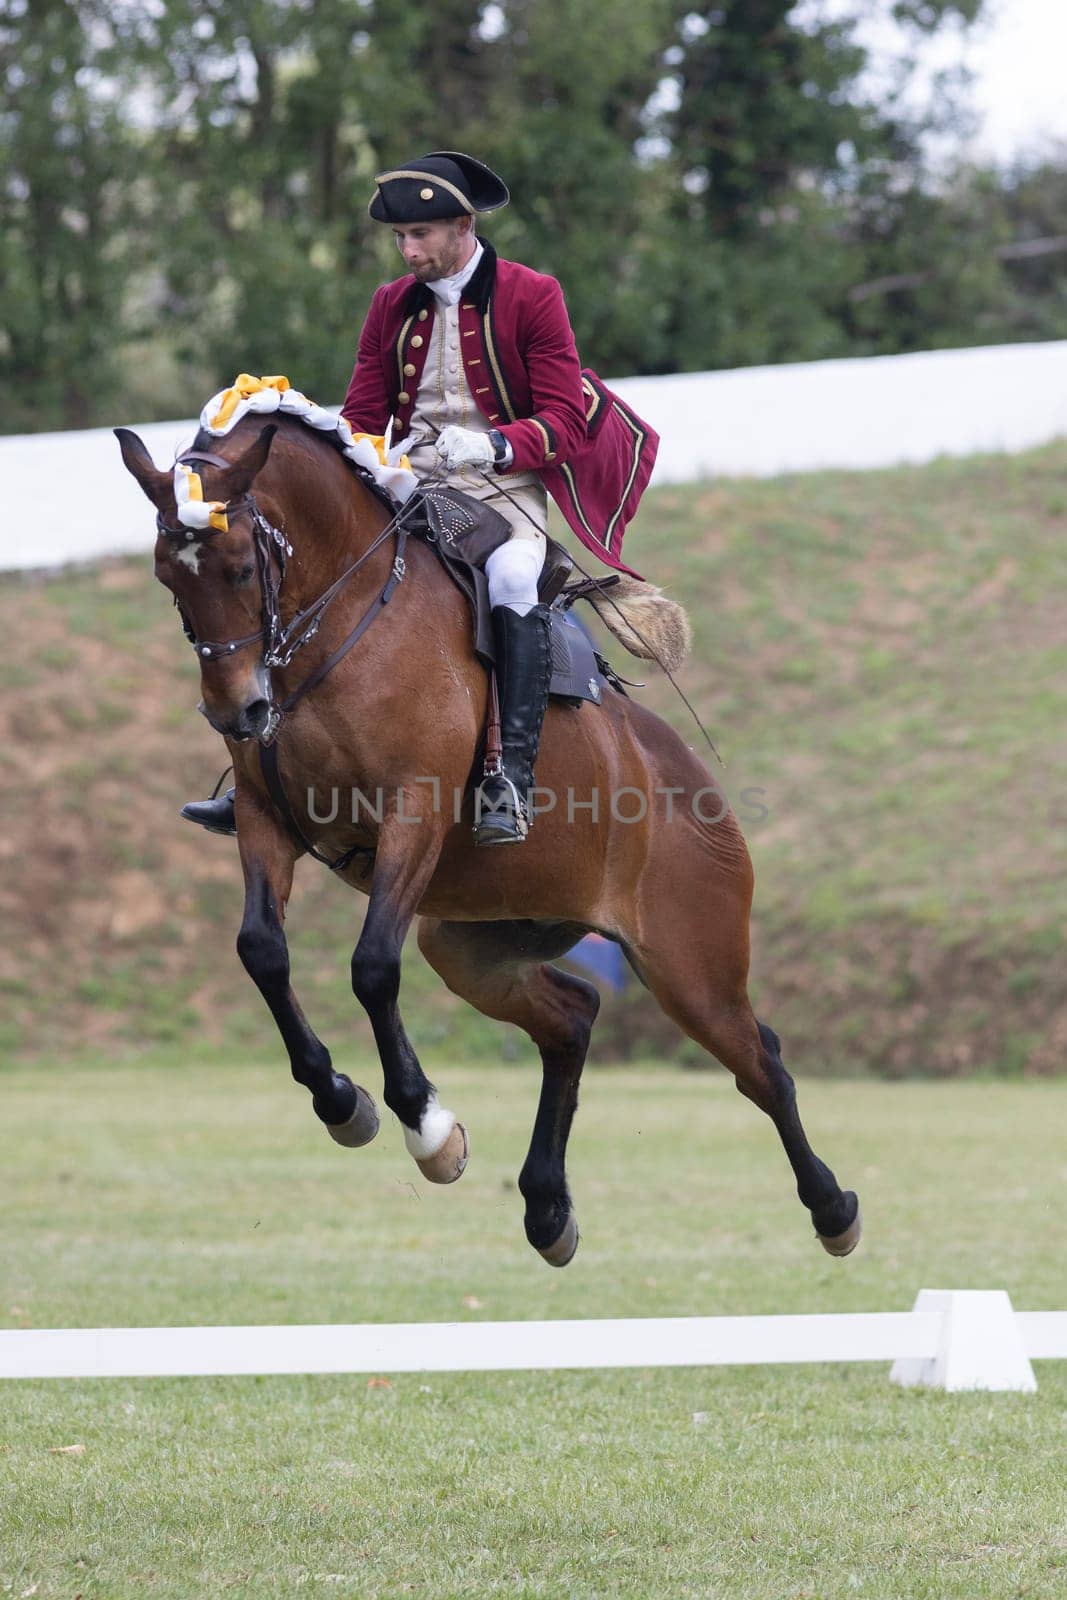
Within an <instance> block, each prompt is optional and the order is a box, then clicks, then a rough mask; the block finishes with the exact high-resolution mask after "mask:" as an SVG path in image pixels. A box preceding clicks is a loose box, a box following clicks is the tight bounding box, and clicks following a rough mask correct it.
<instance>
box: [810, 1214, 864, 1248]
mask: <svg viewBox="0 0 1067 1600" xmlns="http://www.w3.org/2000/svg"><path fill="white" fill-rule="evenodd" d="M862 1233H863V1218H862V1216H861V1215H860V1213H859V1211H858V1210H857V1211H856V1215H855V1216H854V1217H853V1219H852V1222H851V1224H850V1225H849V1227H847V1228H846V1229H845V1231H844V1233H838V1234H835V1236H834V1237H833V1238H832V1239H827V1238H826V1237H825V1236H824V1235H823V1234H821V1233H819V1234H816V1238H817V1239H818V1241H819V1243H820V1244H821V1245H822V1247H823V1249H824V1250H825V1251H826V1252H827V1254H828V1255H831V1256H850V1255H851V1254H852V1252H853V1250H855V1248H856V1246H857V1245H858V1244H859V1242H860V1235H861V1234H862Z"/></svg>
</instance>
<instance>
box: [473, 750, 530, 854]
mask: <svg viewBox="0 0 1067 1600" xmlns="http://www.w3.org/2000/svg"><path fill="white" fill-rule="evenodd" d="M487 783H489V784H493V785H494V786H497V785H498V786H499V790H500V791H502V792H501V793H499V796H498V798H497V799H496V800H495V801H493V802H491V803H490V804H489V805H485V804H483V801H484V798H485V785H486V784H487ZM471 831H472V832H473V835H474V842H475V844H476V845H478V844H481V845H486V844H523V843H524V842H525V839H526V835H527V834H528V833H529V831H530V819H529V817H528V816H527V813H526V807H525V806H524V805H523V802H522V796H521V795H520V794H519V791H518V789H517V788H516V786H515V784H514V782H513V781H512V779H511V778H509V777H508V775H507V773H506V772H505V771H504V770H503V769H501V770H500V771H499V772H491V773H487V774H486V775H485V777H483V779H482V781H481V783H479V784H478V787H477V788H476V789H475V791H474V827H473V829H472V830H471Z"/></svg>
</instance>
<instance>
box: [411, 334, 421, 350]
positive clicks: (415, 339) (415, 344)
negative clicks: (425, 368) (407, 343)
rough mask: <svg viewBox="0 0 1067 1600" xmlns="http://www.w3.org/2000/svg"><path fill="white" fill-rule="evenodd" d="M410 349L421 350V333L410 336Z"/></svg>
mask: <svg viewBox="0 0 1067 1600" xmlns="http://www.w3.org/2000/svg"><path fill="white" fill-rule="evenodd" d="M411 348H412V349H413V350H421V349H422V334H421V333H413V334H412V336H411Z"/></svg>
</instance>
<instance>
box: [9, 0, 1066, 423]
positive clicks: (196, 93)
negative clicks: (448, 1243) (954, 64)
mask: <svg viewBox="0 0 1067 1600" xmlns="http://www.w3.org/2000/svg"><path fill="white" fill-rule="evenodd" d="M979 6H980V0H901V3H899V4H897V5H896V6H895V7H894V8H893V9H894V12H895V15H896V16H897V18H898V20H899V21H900V23H901V25H902V28H903V29H904V32H903V35H902V37H903V38H904V39H905V40H907V39H908V38H911V39H913V40H915V41H918V40H919V39H921V37H922V36H923V35H924V34H927V33H930V32H932V31H934V30H935V29H936V28H937V27H939V26H940V25H941V24H942V23H943V22H944V21H945V20H946V19H947V18H950V17H951V18H953V19H956V20H959V19H963V20H965V21H967V20H970V19H972V18H973V17H974V16H975V14H976V13H977V11H978V10H979ZM859 14H860V8H859V6H858V3H857V5H856V8H855V10H854V11H853V12H847V11H846V12H844V13H841V12H840V11H837V10H835V13H834V15H833V16H832V17H829V18H828V17H827V15H825V14H823V13H820V12H819V11H817V10H815V11H813V10H811V9H810V8H809V10H808V11H807V12H806V13H805V14H804V16H803V19H799V18H798V13H797V8H796V6H795V4H794V0H720V3H717V4H716V5H714V6H711V5H697V6H694V5H692V4H690V3H689V0H612V3H610V4H603V3H602V0H501V3H500V4H497V5H492V6H487V5H486V4H484V3H483V0H440V3H437V4H434V5H432V6H431V5H430V4H429V3H428V0H412V3H410V4H407V5H404V6H387V5H385V4H384V3H382V0H322V3H319V4H316V5H313V6H309V5H303V4H297V3H295V0H238V3H234V4H223V3H222V0H196V3H194V0H172V3H168V4H167V5H166V6H160V5H158V4H153V3H151V0H125V3H124V4H122V5H121V6H113V7H107V8H105V7H104V6H102V5H101V4H100V0H50V3H48V4H42V5H36V4H26V3H25V0H9V3H7V4H0V81H2V86H3V101H2V105H0V131H2V133H3V139H2V140H0V299H2V302H3V308H4V316H3V325H2V329H0V393H2V394H3V397H4V399H3V407H4V409H3V413H2V417H0V427H3V428H4V429H6V430H9V431H10V430H13V429H20V428H27V429H34V428H46V427H54V426H57V425H59V426H74V425H80V424H86V423H94V422H95V423H103V422H107V421H112V420H113V419H114V417H115V416H116V413H117V412H118V411H119V410H120V408H121V411H122V413H123V414H125V415H137V416H142V417H145V416H153V415H154V416H168V415H173V414H174V411H175V408H176V406H177V405H179V399H178V397H179V396H180V395H184V396H185V398H184V400H182V401H181V405H180V408H184V409H186V410H193V409H194V408H195V406H196V404H197V403H198V402H199V401H200V400H201V399H202V398H203V397H204V395H205V393H207V392H210V391H211V390H212V389H214V388H216V387H220V386H221V385H222V384H224V383H226V382H228V381H229V380H230V378H232V376H233V374H234V373H235V372H236V371H238V370H240V369H248V370H252V371H256V372H277V371H284V372H287V373H289V374H290V375H291V376H293V377H294V379H295V380H296V381H298V382H299V383H300V385H301V386H302V387H303V388H305V389H307V390H308V391H309V392H311V393H312V394H315V395H317V396H319V397H321V398H323V399H331V398H335V397H336V396H337V395H338V394H339V393H340V392H341V391H342V389H343V387H344V384H345V382H346V380H347V377H348V373H349V370H350V362H351V357H352V353H353V350H354V346H355V341H356V337H357V335H358V331H359V326H360V323H361V321H362V316H363V312H364V309H365V306H366V304H367V301H368V299H369V296H370V294H371V292H372V291H373V289H374V288H375V287H376V285H377V284H378V283H380V282H382V281H384V280H385V279H386V278H388V277H390V276H392V275H394V274H395V272H396V271H397V268H398V261H397V257H396V255H395V253H394V251H393V249H392V244H391V240H390V237H389V234H388V230H387V229H383V228H381V227H378V226H376V225H375V224H373V223H372V222H371V221H370V220H369V218H368V216H367V209H366V208H367V202H368V198H369V196H370V193H371V191H372V187H373V179H374V174H375V173H376V172H377V171H380V170H382V168H383V167H385V166H388V165H390V164H392V163H394V162H396V161H398V160H403V159H405V157H408V156H410V155H411V154H412V153H413V152H416V151H419V150H421V149H430V148H441V147H445V148H454V149H466V150H471V151H475V152H479V153H481V154H483V155H485V156H486V157H487V158H488V159H489V160H490V161H491V162H493V163H494V164H495V165H496V166H497V167H498V168H499V169H500V170H501V171H502V172H503V173H504V174H505V175H506V177H507V180H508V182H509V184H510V186H511V188H512V193H513V205H512V206H511V208H510V209H509V210H506V211H504V212H503V213H501V214H499V215H494V216H493V217H492V218H490V219H488V223H487V231H488V232H489V233H490V234H491V236H492V237H493V239H494V242H495V243H496V244H497V245H498V247H499V248H500V249H501V250H502V252H503V253H505V254H508V255H511V256H514V257H516V258H518V259H521V260H524V261H527V262H529V263H530V264H531V265H532V266H535V267H537V268H539V269H542V270H545V271H549V272H552V273H554V274H556V275H557V276H559V277H560V278H561V279H562V281H563V284H564V288H565V290H566V293H567V297H568V302H569V305H570V308H571V313H572V318H573V321H574V325H575V329H576V331H577V334H578V339H579V345H580V347H581V349H582V351H583V354H584V356H585V358H586V359H587V360H588V361H591V362H593V363H594V364H596V365H597V366H599V367H600V368H601V369H602V370H604V371H606V372H624V371H627V372H670V371H693V370H701V369H706V368H714V367H722V366H738V365H745V364H749V363H754V362H769V361H781V360H798V359H814V358H819V357H826V356H834V355H841V354H848V353H853V354H858V353H865V352H870V351H895V350H904V349H913V348H916V347H922V346H929V345H937V344H960V343H974V342H978V341H980V340H982V339H1004V338H1007V339H1012V338H1048V337H1057V336H1062V335H1063V333H1064V331H1065V329H1067V255H1065V254H1063V253H1060V254H1054V253H1053V254H1046V255H1041V256H1035V257H1025V258H1017V257H1012V258H1010V259H1005V258H1004V257H1003V256H1002V255H1001V254H998V251H1002V249H1003V247H1004V246H1005V245H1007V246H1011V245H1012V244H1013V243H1014V242H1017V241H1019V240H1026V239H1034V238H1038V237H1043V236H1044V237H1051V236H1054V235H1056V234H1057V233H1058V232H1059V231H1060V227H1061V222H1060V219H1061V218H1062V215H1063V206H1064V199H1065V195H1064V184H1065V181H1067V180H1065V179H1064V175H1063V171H1062V170H1061V169H1060V168H1058V167H1056V166H1055V165H1050V166H1049V167H1047V168H1045V169H1042V170H1040V171H1037V172H1032V173H1029V174H1015V175H1011V176H1009V177H1008V178H1004V177H1002V176H1000V175H994V174H963V175H961V176H960V177H959V178H958V179H956V180H955V181H952V182H948V181H946V180H945V178H944V176H943V175H942V176H941V177H940V178H939V180H938V182H936V183H934V182H932V181H931V180H930V179H929V177H928V175H927V173H926V171H925V166H924V155H923V149H924V146H923V143H922V134H923V128H924V126H926V125H932V124H933V123H935V122H936V123H937V125H938V127H939V128H940V129H941V130H942V131H944V130H945V129H951V127H952V125H953V118H954V116H955V114H956V106H957V102H956V100H955V99H954V98H953V96H952V94H951V93H947V94H945V95H941V94H940V93H939V96H938V101H937V104H936V106H935V107H934V108H932V109H931V111H930V112H929V114H928V115H927V116H926V117H925V118H923V117H919V116H916V114H915V113H914V111H910V112H905V110H904V109H903V108H904V105H905V101H904V99H903V89H904V87H905V86H906V83H907V81H908V71H907V63H906V61H905V63H904V64H903V65H902V67H901V70H900V73H899V74H898V81H897V82H896V83H895V84H894V85H893V86H892V87H891V88H890V89H886V90H884V91H883V92H881V97H880V98H879V99H878V100H877V102H876V101H875V100H873V99H872V98H871V91H870V89H869V88H868V87H867V84H868V79H867V78H866V77H865V76H864V66H865V59H866V58H865V52H864V50H863V49H862V48H861V46H860V45H859V44H858V43H857V40H856V37H855V22H856V20H857V18H858V16H859ZM901 278H904V279H907V280H909V281H908V282H907V283H904V284H901V283H900V282H899V280H900V279H901ZM872 280H876V281H880V280H893V284H894V285H895V286H890V287H888V288H884V287H879V288H878V289H877V290H876V291H875V292H871V293H864V294H861V296H860V297H859V298H858V299H857V298H855V297H854V296H852V295H851V293H850V291H852V290H853V289H854V288H855V287H856V286H857V285H863V284H870V283H871V281H872ZM911 280H918V281H916V282H912V281H911Z"/></svg>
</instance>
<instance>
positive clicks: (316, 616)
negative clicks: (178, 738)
mask: <svg viewBox="0 0 1067 1600" xmlns="http://www.w3.org/2000/svg"><path fill="white" fill-rule="evenodd" d="M178 462H179V463H180V464H181V465H186V464H190V463H194V462H202V463H206V464H207V465H208V466H212V467H221V468H226V467H230V466H232V464H233V463H232V462H229V461H226V460H224V459H223V458H222V457H221V456H215V455H211V454H210V453H209V452H208V451H206V450H187V451H185V453H184V454H183V455H180V456H179V457H178ZM244 512H247V513H248V514H249V516H250V517H251V519H252V526H253V539H254V544H255V551H256V565H257V568H258V571H259V586H260V594H261V597H262V616H263V622H262V623H261V625H260V626H259V627H258V628H257V629H256V631H255V633H247V634H244V635H243V636H241V637H240V638H236V639H222V640H205V639H198V638H197V637H196V635H195V633H194V632H193V630H192V628H191V627H190V625H189V620H188V618H187V617H186V615H185V613H184V611H183V610H182V608H181V606H180V605H178V601H177V599H175V602H174V603H175V605H176V606H177V607H178V614H179V616H180V617H181V621H182V628H183V630H184V632H185V637H186V638H187V639H188V640H189V643H190V644H191V645H192V647H193V649H194V650H195V651H196V653H197V655H198V656H199V657H200V659H201V660H202V661H218V660H221V658H222V657H223V656H228V655H234V654H235V653H236V652H237V651H238V650H244V649H246V648H247V647H248V646H249V645H250V644H255V643H256V642H257V641H258V640H260V639H262V640H264V641H265V648H264V651H263V663H264V666H265V667H266V668H267V670H268V681H269V674H270V669H271V668H272V667H287V666H288V665H289V664H290V662H291V661H292V659H293V657H294V656H295V655H296V653H297V651H298V650H300V649H301V648H302V647H303V646H304V645H306V644H308V643H309V642H310V640H312V639H313V638H314V637H315V635H316V634H317V633H318V631H319V627H320V626H321V623H322V619H323V617H324V616H325V614H326V612H327V610H328V609H329V607H330V606H331V605H332V604H333V602H334V600H336V598H337V596H338V595H339V594H340V593H341V591H342V589H344V587H345V586H346V584H347V583H348V581H349V579H350V578H352V577H353V576H354V575H355V573H357V572H358V571H359V569H360V567H362V566H363V564H364V562H366V561H368V560H369V559H370V557H371V556H372V555H373V554H374V552H375V551H376V550H377V549H379V548H380V546H381V545H382V544H384V543H385V541H386V540H387V539H388V538H390V537H391V536H392V535H395V536H396V553H395V555H394V557H393V565H392V568H391V570H390V573H389V577H388V578H387V579H386V582H385V585H384V587H383V588H382V589H381V591H380V592H379V594H378V595H377V596H376V597H375V599H374V600H372V601H371V603H370V605H369V606H368V607H367V609H366V611H365V612H364V613H363V615H362V616H361V617H360V619H359V621H358V622H357V623H356V626H355V627H354V628H353V629H352V631H351V633H350V634H349V635H348V637H347V638H346V639H344V640H342V642H341V644H339V645H338V647H337V649H336V650H334V651H333V652H332V653H331V654H330V655H329V656H327V657H326V659H325V660H324V661H321V662H320V663H319V665H318V666H317V667H316V668H315V669H314V671H313V672H311V673H310V674H309V675H308V676H307V677H306V678H305V679H304V680H303V682H302V683H300V684H299V685H298V686H297V688H296V689H294V690H293V692H292V693H291V694H289V695H287V696H286V698H285V699H284V700H283V701H282V702H281V703H280V704H277V705H276V704H275V702H274V696H273V685H271V701H270V715H269V717H268V720H267V725H266V727H265V728H264V730H263V732H262V733H261V734H260V735H259V736H258V737H259V742H260V744H261V745H263V746H267V745H270V744H272V743H273V741H274V739H275V737H276V736H277V733H278V729H279V727H280V726H281V723H282V719H283V718H284V717H285V716H286V715H287V714H288V713H289V712H290V711H292V709H293V707H294V706H295V705H297V704H298V702H299V701H301V700H302V699H303V698H304V696H305V695H307V694H310V693H311V691H312V689H316V688H317V687H318V686H319V684H320V683H321V682H322V680H323V679H324V678H325V677H326V675H327V673H329V672H331V671H332V670H333V668H334V667H335V666H337V664H338V662H339V661H342V660H343V659H344V657H345V656H346V655H347V654H348V652H349V651H350V650H351V649H352V646H353V645H354V644H355V643H356V641H357V640H358V639H360V638H361V637H362V635H363V634H364V633H365V632H366V631H367V629H368V628H369V627H370V625H371V623H372V622H374V621H375V619H376V618H377V617H378V616H379V615H380V614H381V611H382V608H383V607H384V606H386V605H388V603H389V601H390V600H391V599H392V597H393V592H394V590H395V589H396V587H397V585H398V584H399V583H402V582H403V579H404V574H405V572H406V570H407V564H406V562H405V560H404V550H405V547H406V545H407V540H408V529H407V527H406V526H405V524H404V523H403V522H402V521H401V517H402V515H403V511H402V509H401V511H398V512H397V513H396V514H395V515H394V516H393V517H391V518H390V520H389V521H388V522H387V523H386V525H385V527H384V528H383V529H382V530H381V532H380V533H379V534H378V535H377V536H376V537H375V538H374V539H373V540H372V541H371V543H370V544H369V545H368V546H367V548H366V550H364V552H363V554H362V555H361V556H360V557H359V558H358V559H357V560H356V561H353V563H352V565H351V566H349V567H346V568H345V570H344V572H342V573H341V575H340V577H339V578H336V579H335V580H334V582H333V583H331V584H330V585H329V587H328V588H327V589H324V590H323V592H322V594H320V595H319V596H318V597H317V598H316V599H315V600H312V602H311V604H310V605H307V606H305V607H304V608H303V610H301V611H297V612H296V614H295V616H294V617H293V618H292V621H291V622H289V623H288V625H286V624H284V623H283V622H282V616H281V593H282V586H283V584H284V582H285V572H286V562H287V560H288V558H289V557H290V556H291V555H292V553H293V547H292V545H291V544H290V543H289V541H288V539H287V538H286V537H285V534H284V533H282V531H281V529H280V528H276V527H275V526H274V525H273V523H271V522H269V521H268V520H267V518H266V517H265V516H264V515H263V512H262V511H261V510H260V508H259V506H258V505H257V504H256V500H255V497H254V495H252V494H246V495H243V496H242V497H241V499H240V500H234V501H231V502H229V503H228V504H227V506H226V514H227V516H228V517H233V516H234V515H239V514H241V513H244ZM156 528H157V530H158V531H159V532H160V533H161V534H163V535H164V536H165V537H166V538H168V539H181V540H182V542H183V543H185V542H188V541H191V540H193V539H195V538H196V537H197V531H196V530H194V529H192V528H186V527H172V526H171V525H170V524H168V523H166V522H164V520H163V517H162V515H160V514H159V513H158V512H157V514H156Z"/></svg>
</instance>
